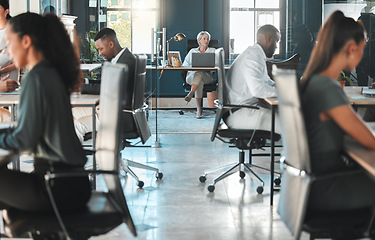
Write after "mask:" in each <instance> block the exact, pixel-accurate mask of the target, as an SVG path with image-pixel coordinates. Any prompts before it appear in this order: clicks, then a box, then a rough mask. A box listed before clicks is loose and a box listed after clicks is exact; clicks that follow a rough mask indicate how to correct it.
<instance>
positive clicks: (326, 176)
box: [281, 159, 363, 182]
mask: <svg viewBox="0 0 375 240" xmlns="http://www.w3.org/2000/svg"><path fill="white" fill-rule="evenodd" d="M281 162H282V163H283V164H282V165H283V166H282V168H283V169H285V170H287V171H288V172H289V173H291V174H292V175H294V176H303V175H305V174H308V175H310V176H311V181H312V182H313V181H317V180H326V179H330V178H334V177H342V176H350V175H354V174H358V173H360V172H362V171H363V170H362V169H348V171H345V172H333V173H327V174H322V175H316V174H313V173H307V172H306V171H304V170H301V169H298V168H295V167H293V166H291V165H289V164H288V163H287V161H286V160H285V159H284V160H281Z"/></svg>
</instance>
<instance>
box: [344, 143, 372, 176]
mask: <svg viewBox="0 0 375 240" xmlns="http://www.w3.org/2000/svg"><path fill="white" fill-rule="evenodd" d="M344 144H345V151H346V152H347V154H348V155H349V156H350V157H351V158H352V159H353V160H354V161H356V162H357V163H358V164H359V165H360V166H361V167H363V168H364V169H365V170H366V171H368V172H369V173H370V174H371V175H372V176H374V177H375V150H370V149H367V148H366V147H364V146H362V145H361V144H360V143H358V142H357V141H355V140H353V139H351V138H349V137H347V138H345V142H344Z"/></svg>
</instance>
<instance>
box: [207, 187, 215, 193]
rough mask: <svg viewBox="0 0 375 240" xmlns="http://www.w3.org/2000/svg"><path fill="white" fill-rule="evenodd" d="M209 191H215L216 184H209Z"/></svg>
mask: <svg viewBox="0 0 375 240" xmlns="http://www.w3.org/2000/svg"><path fill="white" fill-rule="evenodd" d="M207 189H208V191H209V192H213V191H215V186H214V185H210V186H208V188H207Z"/></svg>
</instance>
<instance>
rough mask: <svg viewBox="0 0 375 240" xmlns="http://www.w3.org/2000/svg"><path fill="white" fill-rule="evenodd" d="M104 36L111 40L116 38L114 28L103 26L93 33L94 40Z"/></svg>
mask: <svg viewBox="0 0 375 240" xmlns="http://www.w3.org/2000/svg"><path fill="white" fill-rule="evenodd" d="M106 38H110V39H111V40H114V39H116V38H117V37H116V32H115V30H113V29H112V28H103V29H102V30H100V31H99V32H98V33H97V34H96V35H95V38H94V41H97V40H99V39H102V40H104V39H106Z"/></svg>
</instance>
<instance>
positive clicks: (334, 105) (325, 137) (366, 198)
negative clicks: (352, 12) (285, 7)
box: [302, 11, 375, 210]
mask: <svg viewBox="0 0 375 240" xmlns="http://www.w3.org/2000/svg"><path fill="white" fill-rule="evenodd" d="M366 37H367V36H366V32H365V29H364V27H363V26H362V25H361V24H360V23H358V22H356V21H354V19H352V18H347V17H345V16H344V14H343V13H342V12H340V11H336V12H334V13H333V14H332V15H331V16H330V17H329V18H328V20H327V22H326V23H325V24H324V25H323V27H322V29H321V30H320V31H319V34H318V39H317V44H316V46H315V47H314V50H313V52H312V55H311V58H310V61H309V63H308V65H307V68H306V71H305V73H304V75H303V79H302V109H303V112H304V117H305V123H306V129H307V135H308V140H309V148H310V157H311V165H312V171H313V173H314V174H316V175H320V174H325V173H331V172H340V171H342V172H345V171H348V170H350V169H352V168H353V166H350V164H347V161H345V158H343V157H342V156H343V152H344V137H345V135H349V136H351V137H352V138H354V139H355V140H356V141H358V142H359V143H361V144H362V145H364V146H365V147H367V148H369V149H375V137H374V135H373V134H372V132H371V130H370V129H368V128H367V127H366V125H365V124H364V123H363V121H362V120H361V119H360V118H359V117H358V116H357V114H356V113H355V112H354V110H353V109H352V107H351V105H350V102H349V101H348V98H347V96H346V95H345V93H344V91H343V89H342V88H341V87H340V85H339V83H338V81H337V79H338V77H339V75H340V72H341V71H342V70H349V71H352V70H353V69H354V68H355V67H356V66H357V65H358V63H359V62H360V60H361V58H362V55H363V49H364V48H365V45H366ZM374 189H375V183H374V181H373V180H372V179H370V178H369V177H368V176H367V175H366V174H365V173H364V172H362V171H359V172H358V173H357V174H354V175H348V176H342V177H335V178H330V179H328V180H324V181H319V182H315V183H314V184H313V185H312V189H311V191H312V194H311V198H310V203H309V204H308V205H309V206H310V207H311V208H310V209H311V210H347V209H356V208H363V207H371V206H373V205H374V203H375V191H374Z"/></svg>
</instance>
